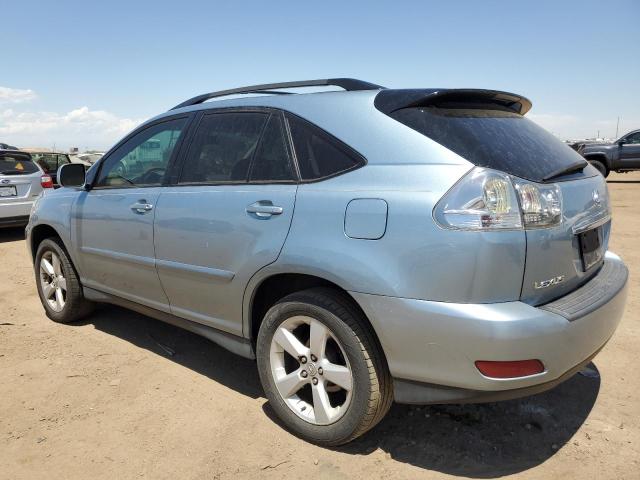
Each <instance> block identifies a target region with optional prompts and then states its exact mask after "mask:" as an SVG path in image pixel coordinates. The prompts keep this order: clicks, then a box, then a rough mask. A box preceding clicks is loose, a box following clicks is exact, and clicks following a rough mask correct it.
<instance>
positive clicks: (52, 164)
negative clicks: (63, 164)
mask: <svg viewBox="0 0 640 480" xmlns="http://www.w3.org/2000/svg"><path fill="white" fill-rule="evenodd" d="M33 159H34V160H35V161H36V162H37V163H38V165H40V166H41V167H42V169H43V170H44V171H45V172H47V173H50V172H55V171H56V170H57V169H58V156H57V155H56V154H55V153H35V154H34V155H33Z"/></svg>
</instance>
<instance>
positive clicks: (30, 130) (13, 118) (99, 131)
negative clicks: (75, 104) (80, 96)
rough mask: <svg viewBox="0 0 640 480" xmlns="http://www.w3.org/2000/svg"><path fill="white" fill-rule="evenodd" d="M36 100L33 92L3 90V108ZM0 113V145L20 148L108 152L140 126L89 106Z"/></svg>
mask: <svg viewBox="0 0 640 480" xmlns="http://www.w3.org/2000/svg"><path fill="white" fill-rule="evenodd" d="M33 98H36V94H35V92H33V91H32V90H18V89H10V88H6V87H0V104H2V103H9V102H11V103H14V104H15V103H19V102H25V101H28V100H30V99H33ZM6 107H8V105H7V106H5V109H4V110H2V109H0V141H3V142H5V143H9V144H12V145H18V146H19V147H20V146H21V147H30V146H31V147H33V146H39V147H51V146H52V145H54V144H55V145H56V146H57V148H60V149H67V148H69V147H71V146H77V147H80V148H84V147H89V148H108V147H109V146H111V145H112V144H114V143H115V142H116V141H117V140H119V139H120V138H122V137H123V136H124V135H125V134H126V133H128V132H129V131H131V130H132V129H133V128H134V127H136V126H137V125H139V124H140V123H141V120H139V119H131V118H123V117H119V116H117V115H115V114H113V113H110V112H107V111H104V110H91V109H90V108H89V107H87V106H83V107H80V108H76V109H74V110H71V111H69V112H67V113H57V112H48V111H24V110H17V106H16V107H13V108H6Z"/></svg>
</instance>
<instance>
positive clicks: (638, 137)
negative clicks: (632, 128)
mask: <svg viewBox="0 0 640 480" xmlns="http://www.w3.org/2000/svg"><path fill="white" fill-rule="evenodd" d="M625 143H628V144H632V145H637V144H639V143H640V132H638V133H634V134H631V135H629V136H628V137H627V141H626V142H625Z"/></svg>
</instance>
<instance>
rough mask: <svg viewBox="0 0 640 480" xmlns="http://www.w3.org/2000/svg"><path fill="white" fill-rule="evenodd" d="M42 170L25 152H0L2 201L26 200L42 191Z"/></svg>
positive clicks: (0, 193) (0, 199) (0, 190)
mask: <svg viewBox="0 0 640 480" xmlns="http://www.w3.org/2000/svg"><path fill="white" fill-rule="evenodd" d="M41 176H42V171H41V170H40V169H39V168H38V166H37V165H36V164H35V163H33V161H32V160H31V156H30V155H29V154H28V153H24V152H0V203H10V202H17V201H24V200H26V199H29V198H30V197H32V196H35V195H37V194H39V193H40V191H41V188H40V177H41Z"/></svg>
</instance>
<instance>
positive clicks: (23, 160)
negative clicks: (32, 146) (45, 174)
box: [0, 153, 38, 175]
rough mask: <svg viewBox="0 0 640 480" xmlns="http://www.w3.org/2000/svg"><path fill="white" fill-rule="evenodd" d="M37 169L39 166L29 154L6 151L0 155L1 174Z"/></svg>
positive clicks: (30, 171) (14, 173) (23, 172)
mask: <svg viewBox="0 0 640 480" xmlns="http://www.w3.org/2000/svg"><path fill="white" fill-rule="evenodd" d="M37 171H38V167H37V166H36V164H35V163H33V161H32V160H31V156H30V155H28V154H24V155H22V154H20V153H11V154H6V153H4V154H1V155H0V175H21V174H28V173H36V172H37Z"/></svg>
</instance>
